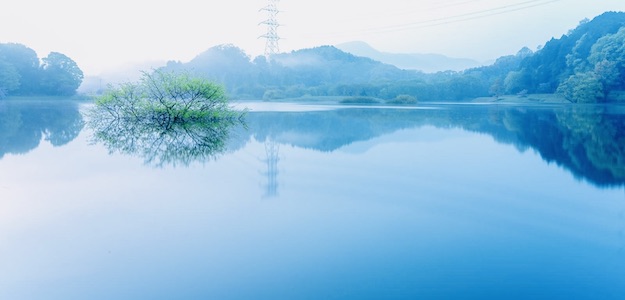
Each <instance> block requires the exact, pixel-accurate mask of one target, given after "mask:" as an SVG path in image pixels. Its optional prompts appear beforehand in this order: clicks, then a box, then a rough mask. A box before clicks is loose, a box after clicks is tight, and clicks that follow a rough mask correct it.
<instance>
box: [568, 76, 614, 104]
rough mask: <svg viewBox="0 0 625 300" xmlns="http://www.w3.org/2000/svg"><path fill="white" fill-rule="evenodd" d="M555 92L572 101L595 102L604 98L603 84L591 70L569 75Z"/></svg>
mask: <svg viewBox="0 0 625 300" xmlns="http://www.w3.org/2000/svg"><path fill="white" fill-rule="evenodd" d="M557 92H558V93H560V94H562V95H563V96H564V98H566V99H567V100H569V101H571V102H574V103H596V102H600V101H602V100H603V99H605V93H604V90H603V84H601V81H600V78H599V76H597V74H595V72H593V71H589V72H584V73H577V74H575V75H571V76H570V77H569V78H568V79H566V80H564V81H563V82H562V83H561V84H560V86H559V87H558V90H557Z"/></svg>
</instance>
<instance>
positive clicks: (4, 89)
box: [0, 60, 20, 99]
mask: <svg viewBox="0 0 625 300" xmlns="http://www.w3.org/2000/svg"><path fill="white" fill-rule="evenodd" d="M19 87H20V74H19V73H18V72H17V69H16V68H15V66H13V65H12V64H10V63H9V62H6V61H2V60H0V99H2V98H4V97H6V96H7V95H8V94H9V93H11V92H13V91H15V90H17V89H19Z"/></svg>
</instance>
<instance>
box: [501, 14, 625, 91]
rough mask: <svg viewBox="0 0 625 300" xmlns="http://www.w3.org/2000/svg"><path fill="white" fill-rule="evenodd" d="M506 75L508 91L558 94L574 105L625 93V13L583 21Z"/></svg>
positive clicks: (604, 15)
mask: <svg viewBox="0 0 625 300" xmlns="http://www.w3.org/2000/svg"><path fill="white" fill-rule="evenodd" d="M509 75H510V78H508V80H509V81H510V82H509V83H508V84H509V85H510V86H509V88H510V91H509V92H515V91H519V90H522V89H527V90H528V92H530V93H553V92H558V91H559V92H561V93H563V94H564V95H565V96H566V97H567V98H568V99H569V100H571V101H574V102H595V101H603V100H609V99H607V98H608V97H609V95H610V92H612V91H615V90H625V13H623V12H607V13H604V14H602V15H600V16H598V17H596V18H594V19H593V20H592V21H589V20H584V21H582V22H581V23H580V25H579V26H578V27H577V28H576V29H574V30H571V31H570V32H569V33H568V34H566V35H563V36H562V37H561V38H560V39H551V40H550V41H548V42H547V43H546V44H545V46H544V47H543V48H542V49H541V50H540V51H537V52H536V53H535V54H534V55H532V56H530V57H528V58H526V59H525V60H524V61H523V62H522V63H521V65H520V68H519V70H518V73H511V74H509ZM581 87H583V88H584V89H583V90H579V89H580V88H581ZM575 89H577V91H575Z"/></svg>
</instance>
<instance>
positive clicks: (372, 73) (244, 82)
mask: <svg viewBox="0 0 625 300" xmlns="http://www.w3.org/2000/svg"><path fill="white" fill-rule="evenodd" d="M165 69H169V70H177V69H187V70H192V71H193V72H197V73H199V74H201V75H204V76H207V77H209V78H211V79H213V80H216V81H218V82H220V83H223V84H225V85H226V87H227V88H228V90H229V92H230V93H231V94H232V95H235V96H236V97H243V98H256V99H260V98H265V99H275V98H284V97H299V96H302V95H311V96H325V95H334V94H340V92H337V91H336V90H337V89H341V88H343V89H345V88H346V87H350V88H354V86H355V85H360V86H362V87H360V89H362V88H365V86H366V87H368V86H369V85H371V84H378V83H384V82H390V81H396V80H406V79H412V78H416V77H418V76H420V75H421V73H418V72H416V71H407V70H401V69H398V68H397V67H395V66H392V65H388V64H383V63H381V62H378V61H374V60H371V59H369V58H364V57H358V56H354V55H352V54H348V53H345V52H343V51H341V50H339V49H337V48H335V47H333V46H321V47H316V48H311V49H302V50H298V51H293V52H290V53H281V54H277V55H275V56H273V57H272V58H271V59H270V60H267V59H266V58H265V57H264V56H258V57H256V58H255V59H254V60H250V58H249V57H248V56H247V54H246V53H245V52H244V51H243V50H241V49H240V48H238V47H236V46H233V45H219V46H216V47H212V48H210V49H208V50H206V51H205V52H203V53H201V54H199V55H198V56H196V57H195V58H194V59H192V60H191V61H189V62H188V63H180V62H172V61H170V62H168V63H167V66H166V67H165Z"/></svg>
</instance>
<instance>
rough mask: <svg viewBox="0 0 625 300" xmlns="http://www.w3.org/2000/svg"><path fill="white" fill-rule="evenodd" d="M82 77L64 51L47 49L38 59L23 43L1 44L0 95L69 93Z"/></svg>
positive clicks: (74, 90) (73, 92) (69, 94)
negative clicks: (47, 51)
mask: <svg viewBox="0 0 625 300" xmlns="http://www.w3.org/2000/svg"><path fill="white" fill-rule="evenodd" d="M82 79H83V73H82V70H80V68H79V67H78V65H77V64H76V62H74V61H73V60H72V59H71V58H69V57H67V56H66V55H65V54H62V53H58V52H50V54H48V56H46V57H44V58H42V59H39V57H37V53H36V52H35V51H34V50H33V49H31V48H28V47H27V46H24V45H22V44H14V43H8V44H0V99H1V98H4V97H7V96H9V95H11V96H32V95H45V96H71V95H74V94H75V93H76V89H78V87H79V86H80V84H81V83H82Z"/></svg>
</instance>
